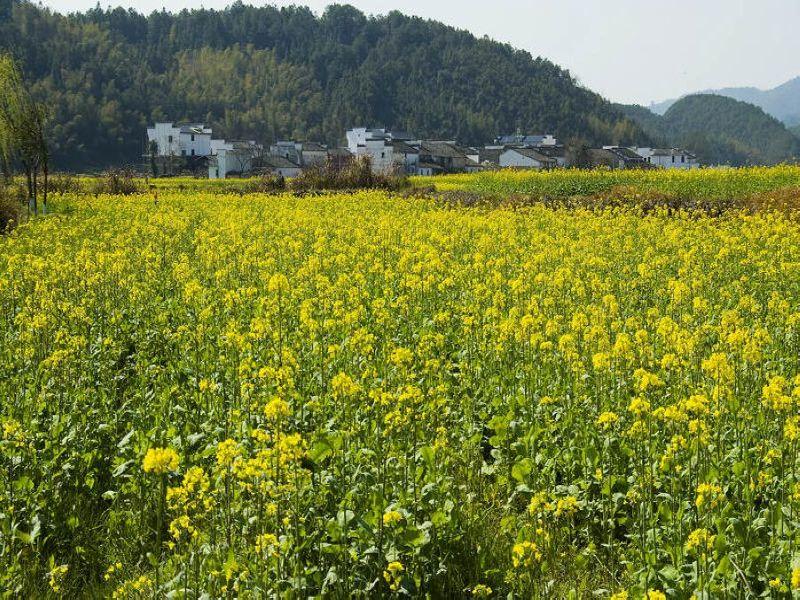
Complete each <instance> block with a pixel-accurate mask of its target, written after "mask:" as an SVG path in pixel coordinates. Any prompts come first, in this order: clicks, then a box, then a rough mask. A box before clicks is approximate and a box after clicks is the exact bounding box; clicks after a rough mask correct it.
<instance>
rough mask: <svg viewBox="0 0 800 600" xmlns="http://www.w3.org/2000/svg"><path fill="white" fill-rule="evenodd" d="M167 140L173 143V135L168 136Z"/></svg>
mask: <svg viewBox="0 0 800 600" xmlns="http://www.w3.org/2000/svg"><path fill="white" fill-rule="evenodd" d="M167 141H168V142H169V143H170V144H171V143H172V136H171V135H170V136H168V137H167Z"/></svg>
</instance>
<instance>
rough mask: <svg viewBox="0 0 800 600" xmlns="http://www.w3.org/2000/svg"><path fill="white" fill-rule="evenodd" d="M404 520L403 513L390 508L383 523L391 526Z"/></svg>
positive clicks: (384, 516)
mask: <svg viewBox="0 0 800 600" xmlns="http://www.w3.org/2000/svg"><path fill="white" fill-rule="evenodd" d="M402 520H403V514H402V513H401V512H399V511H396V510H390V511H388V512H386V513H384V515H383V524H384V525H385V526H387V527H391V526H393V525H394V524H395V523H399V522H400V521H402Z"/></svg>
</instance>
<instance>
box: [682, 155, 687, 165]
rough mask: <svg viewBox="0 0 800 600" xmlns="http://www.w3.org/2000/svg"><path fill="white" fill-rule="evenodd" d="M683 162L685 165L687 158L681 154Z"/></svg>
mask: <svg viewBox="0 0 800 600" xmlns="http://www.w3.org/2000/svg"><path fill="white" fill-rule="evenodd" d="M681 162H682V163H685V162H686V157H685V156H684V155H683V154H681Z"/></svg>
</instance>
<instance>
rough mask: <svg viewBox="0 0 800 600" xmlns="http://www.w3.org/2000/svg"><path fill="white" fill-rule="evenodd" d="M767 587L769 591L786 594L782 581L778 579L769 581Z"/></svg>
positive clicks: (786, 590) (786, 589)
mask: <svg viewBox="0 0 800 600" xmlns="http://www.w3.org/2000/svg"><path fill="white" fill-rule="evenodd" d="M769 587H770V589H773V590H776V591H778V592H782V593H786V592H788V591H789V590H788V588H787V587H786V586H785V585H784V584H783V580H782V579H781V578H780V577H776V578H775V579H770V580H769Z"/></svg>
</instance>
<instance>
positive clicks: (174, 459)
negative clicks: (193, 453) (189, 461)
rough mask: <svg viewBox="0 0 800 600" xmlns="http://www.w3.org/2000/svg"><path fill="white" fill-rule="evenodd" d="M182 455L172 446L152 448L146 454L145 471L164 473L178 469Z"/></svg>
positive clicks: (143, 467)
mask: <svg viewBox="0 0 800 600" xmlns="http://www.w3.org/2000/svg"><path fill="white" fill-rule="evenodd" d="M179 464H180V457H179V456H178V453H177V452H175V450H173V449H172V448H150V449H149V450H148V451H147V453H146V454H145V455H144V460H143V461H142V469H143V470H144V472H145V473H155V474H164V473H170V472H174V471H177V470H178V465H179Z"/></svg>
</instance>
